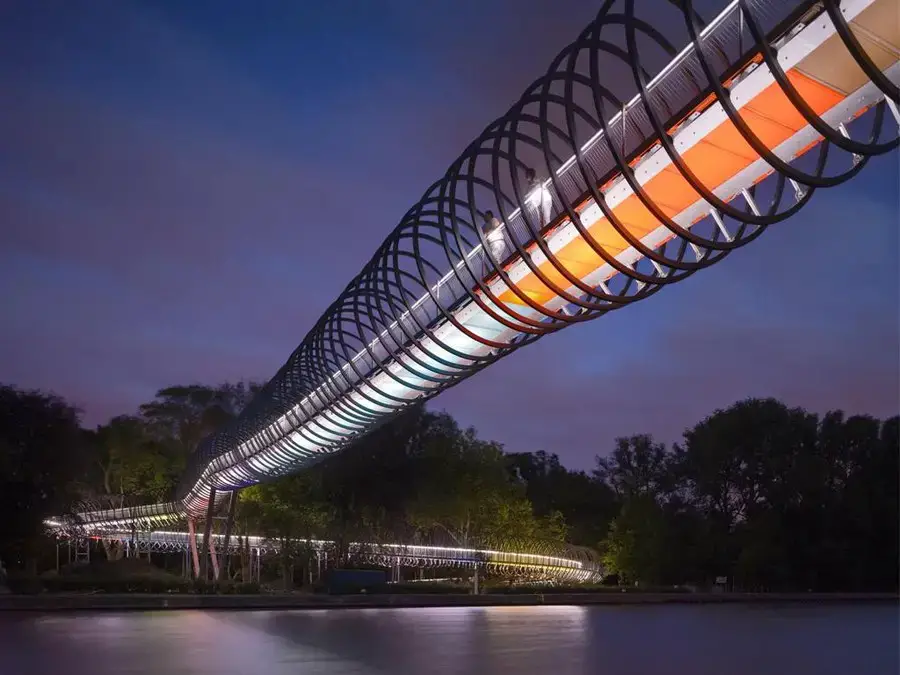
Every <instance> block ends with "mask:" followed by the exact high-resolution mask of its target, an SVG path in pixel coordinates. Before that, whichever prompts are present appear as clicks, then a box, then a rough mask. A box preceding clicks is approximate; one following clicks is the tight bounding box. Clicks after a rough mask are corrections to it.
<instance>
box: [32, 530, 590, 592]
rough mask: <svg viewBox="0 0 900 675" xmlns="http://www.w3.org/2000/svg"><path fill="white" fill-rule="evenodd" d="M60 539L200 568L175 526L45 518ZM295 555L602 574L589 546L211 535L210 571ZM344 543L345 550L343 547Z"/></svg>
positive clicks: (572, 577) (566, 577) (396, 569)
mask: <svg viewBox="0 0 900 675" xmlns="http://www.w3.org/2000/svg"><path fill="white" fill-rule="evenodd" d="M47 526H48V527H49V528H50V529H51V530H54V531H55V532H56V534H57V536H58V537H59V538H60V539H72V540H74V539H81V540H84V539H89V540H90V539H92V540H96V541H106V542H117V543H118V544H119V545H121V546H122V547H123V548H124V549H125V550H126V551H127V552H128V554H129V555H133V554H136V553H147V552H151V553H152V552H159V553H164V552H171V553H179V552H180V553H183V554H184V556H185V560H186V561H187V560H188V558H189V556H191V555H193V557H194V562H195V568H199V560H198V558H199V557H201V556H202V554H200V553H199V552H200V551H202V550H203V549H204V545H203V535H201V534H200V533H197V532H193V533H192V532H190V531H178V530H175V529H173V530H138V529H131V530H129V529H125V528H119V529H89V530H87V531H82V532H79V533H77V534H75V533H72V532H69V531H67V530H66V528H65V527H64V526H63V523H61V522H60V521H48V522H47ZM286 544H287V545H289V546H290V547H291V548H292V549H293V550H294V551H295V552H296V553H297V555H298V556H305V555H308V556H309V557H310V558H314V559H315V561H316V566H317V568H318V569H319V571H320V572H321V570H323V569H325V568H327V567H328V566H329V563H334V562H335V558H336V557H340V558H345V559H348V560H352V561H354V562H355V563H357V564H359V563H366V564H374V565H379V566H383V567H386V568H390V569H391V570H392V571H393V576H392V579H393V580H394V581H399V580H400V578H401V577H400V570H401V569H403V568H406V569H417V570H424V569H426V568H431V569H454V568H456V569H459V568H463V569H468V570H480V571H482V572H487V573H491V574H495V575H500V576H503V577H508V578H518V579H523V580H528V581H544V582H551V583H591V582H599V581H600V580H601V579H602V578H603V570H602V566H601V565H600V561H599V559H598V556H597V553H596V552H595V551H593V550H591V549H588V548H584V547H577V546H572V545H568V544H561V543H556V542H546V541H521V542H507V543H504V544H503V545H499V546H497V547H485V548H468V547H460V546H436V545H426V544H405V543H374V542H350V543H348V544H346V545H345V546H344V547H341V546H340V545H339V544H338V542H335V541H330V540H323V539H291V540H279V539H274V538H269V537H265V536H261V535H241V536H238V535H235V536H229V537H227V536H226V535H224V534H218V533H211V534H210V535H209V553H210V558H211V560H212V568H213V574H214V576H215V577H218V570H219V558H221V557H224V556H226V555H240V554H243V555H246V556H247V557H248V558H249V562H250V573H251V575H252V576H254V577H256V578H258V577H259V570H260V565H261V560H262V559H263V558H265V557H271V556H275V555H277V554H278V553H280V552H281V549H282V547H283V546H284V545H286ZM342 548H343V550H342Z"/></svg>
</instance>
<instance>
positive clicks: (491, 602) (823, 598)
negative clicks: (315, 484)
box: [0, 588, 900, 612]
mask: <svg viewBox="0 0 900 675" xmlns="http://www.w3.org/2000/svg"><path fill="white" fill-rule="evenodd" d="M863 602H865V603H871V602H878V603H887V602H890V603H898V604H900V596H898V594H897V593H812V592H807V593H730V592H722V593H715V592H698V593H691V592H677V591H675V592H671V591H670V592H644V591H631V590H629V591H627V592H623V591H621V590H620V589H615V588H609V589H607V590H605V591H603V592H588V593H585V592H571V591H566V590H564V591H562V592H555V593H527V592H523V593H488V594H484V595H471V594H462V593H452V594H449V593H447V594H445V593H389V594H377V593H376V594H371V595H369V594H356V595H319V594H310V593H294V594H273V595H262V594H254V595H204V594H168V593H131V594H121V593H87V594H85V593H81V594H75V593H43V594H39V595H18V594H16V595H14V594H9V595H0V612H5V611H31V612H35V611H38V612H57V611H94V610H113V611H154V610H189V609H195V610H196V609H204V610H205V609H219V610H267V609H298V610H299V609H339V608H347V609H351V608H370V609H376V608H392V607H393V608H435V607H535V606H543V605H547V606H553V605H556V606H560V605H579V606H591V605H659V604H725V603H731V604H751V603H753V604H755V603H768V604H772V603H776V604H780V603H785V604H788V603H791V604H792V603H804V604H824V603H863Z"/></svg>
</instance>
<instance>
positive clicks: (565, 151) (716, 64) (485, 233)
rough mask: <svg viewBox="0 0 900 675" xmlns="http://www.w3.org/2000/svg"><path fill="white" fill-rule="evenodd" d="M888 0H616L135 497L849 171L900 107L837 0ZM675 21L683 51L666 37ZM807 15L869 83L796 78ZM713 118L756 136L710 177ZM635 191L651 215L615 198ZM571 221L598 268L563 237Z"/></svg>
mask: <svg viewBox="0 0 900 675" xmlns="http://www.w3.org/2000/svg"><path fill="white" fill-rule="evenodd" d="M879 2H881V3H887V5H888V9H889V10H890V4H891V3H892V2H894V0H843V2H839V1H838V0H821V1H819V2H816V1H813V0H736V1H734V2H732V3H731V4H729V6H728V7H727V8H726V9H725V10H724V11H723V12H722V13H720V14H719V15H718V16H717V17H716V18H715V19H714V20H712V21H710V22H709V23H708V24H707V23H704V21H703V20H702V18H701V17H700V16H699V14H698V13H697V12H695V11H694V6H693V3H692V2H690V0H684V1H683V2H672V3H669V4H665V3H659V2H640V3H638V2H636V1H635V0H604V2H603V3H602V6H601V7H600V9H599V11H598V13H597V16H596V18H595V19H594V20H593V21H592V22H591V23H590V24H589V25H588V26H587V28H585V29H584V31H582V33H581V34H580V35H579V36H578V38H577V39H576V40H575V41H574V42H573V43H571V44H570V45H568V46H567V47H565V48H564V49H563V50H562V51H561V52H560V53H559V54H558V55H557V56H556V58H555V59H554V60H553V62H552V63H551V65H550V67H549V68H548V70H547V72H546V73H545V74H544V75H542V76H541V77H540V78H538V79H537V80H535V81H534V83H532V85H531V86H529V87H528V88H527V90H526V91H525V93H524V94H523V95H522V96H521V97H520V98H519V100H518V101H517V102H516V103H515V104H514V105H513V106H512V107H511V108H510V109H509V111H507V113H506V114H504V115H503V116H502V117H500V118H498V119H496V120H495V121H494V122H492V123H491V124H490V125H488V126H487V127H486V128H485V130H484V131H483V132H482V133H481V134H480V135H479V136H478V138H476V139H475V140H474V141H473V142H472V143H471V144H469V146H468V147H467V148H466V149H465V150H464V151H463V153H462V154H461V155H460V156H459V157H458V158H457V159H456V160H455V161H454V162H453V163H452V164H451V165H450V167H449V168H448V170H447V172H446V173H445V174H444V176H443V177H442V178H440V180H438V181H437V182H435V183H434V184H433V185H431V187H429V188H428V190H426V192H425V194H424V195H423V197H422V198H421V199H420V200H419V201H418V202H417V203H416V204H415V205H413V206H412V208H410V209H409V210H408V211H407V213H406V214H405V215H404V217H403V218H402V219H401V221H400V223H399V224H398V225H397V227H396V228H395V229H394V230H393V231H392V232H391V233H390V234H389V235H388V237H387V239H385V241H384V242H383V243H382V244H381V246H379V247H378V249H377V251H376V252H375V254H374V255H373V256H372V258H371V259H370V260H369V262H368V263H367V264H366V265H365V266H364V268H363V269H362V271H361V272H360V273H359V274H358V275H357V276H356V277H355V278H354V279H353V280H352V281H351V282H350V283H349V284H348V285H347V287H346V288H345V289H344V291H343V292H342V293H341V294H340V296H339V297H338V298H337V300H336V301H335V302H334V303H332V304H331V306H330V307H329V308H328V309H327V310H326V312H325V313H324V314H323V316H322V317H321V318H320V319H319V320H318V321H317V322H316V324H315V326H314V327H313V328H312V330H310V332H309V333H308V334H307V335H306V337H305V338H304V340H303V342H302V343H301V344H300V345H299V346H298V347H297V349H296V350H295V351H294V352H293V354H291V356H290V358H289V359H288V361H287V362H286V363H285V364H284V366H282V368H281V369H280V370H279V371H278V373H277V374H276V375H275V377H273V378H272V379H271V380H270V381H269V382H268V383H267V384H266V385H265V387H264V388H263V389H262V390H261V392H260V393H259V395H258V396H256V398H255V399H254V400H253V401H252V402H251V403H250V405H249V406H248V407H247V409H246V410H245V411H244V412H243V413H242V414H241V415H240V416H239V418H238V419H237V420H236V421H234V422H233V423H232V424H230V425H229V426H227V427H226V428H224V429H222V430H221V431H220V432H218V433H216V434H214V435H212V436H210V437H208V438H207V439H205V440H204V441H203V442H202V443H201V444H200V446H199V447H198V449H197V451H196V452H195V453H194V454H193V455H192V456H191V458H190V461H189V466H188V468H187V470H186V471H185V473H184V476H183V480H182V481H181V484H180V486H179V489H178V492H177V495H176V501H174V502H172V503H169V504H162V505H154V506H153V507H140V508H138V509H131V510H129V513H128V516H129V517H131V518H137V517H140V518H144V519H145V520H148V521H149V520H150V519H152V518H158V519H159V518H168V517H170V516H172V515H177V514H179V513H183V512H184V511H185V510H186V511H187V512H188V513H189V514H191V515H194V516H201V515H202V514H203V513H204V511H205V510H206V508H207V501H208V499H209V495H210V493H211V488H216V489H218V490H219V493H218V494H219V495H223V491H228V490H233V489H238V488H240V487H243V486H245V485H248V484H251V483H254V482H258V481H263V480H270V479H273V478H276V477H278V476H280V475H284V474H286V473H290V472H293V471H296V470H298V469H300V468H302V467H305V466H309V465H310V464H311V463H313V462H316V461H318V460H319V459H321V458H322V457H323V456H326V455H327V454H328V453H331V452H334V451H337V450H339V449H341V448H343V447H345V446H346V445H347V444H348V443H350V442H352V441H353V440H354V439H355V438H358V437H359V436H360V435H361V434H364V433H366V432H368V431H370V430H371V429H372V428H374V427H375V426H376V425H378V424H380V423H382V422H384V421H385V420H387V419H389V418H390V417H391V416H392V415H393V414H396V413H397V412H399V411H401V410H403V409H404V408H405V407H407V406H409V405H410V404H412V403H414V402H421V401H423V400H427V399H428V398H430V397H432V396H435V395H437V394H438V393H440V392H441V391H443V390H445V389H447V388H448V387H451V386H453V385H454V384H456V383H458V382H460V381H461V380H463V379H464V378H467V377H469V376H471V375H473V374H474V373H476V372H478V371H480V370H481V369H483V368H485V367H487V366H488V365H490V364H492V363H493V362H495V361H496V360H497V359H499V358H502V357H504V356H506V355H508V354H510V353H511V352H513V351H515V350H517V349H519V348H521V347H523V346H525V345H527V344H530V343H532V342H534V341H535V340H537V339H539V338H540V337H542V336H544V335H547V334H549V333H553V332H555V331H557V330H560V329H561V328H564V327H566V326H569V325H572V324H576V323H582V322H584V321H589V320H592V319H595V318H597V317H599V316H602V315H604V314H605V313H607V312H609V311H611V310H614V309H618V308H620V307H624V306H627V305H630V304H632V303H634V302H636V301H638V300H642V299H644V298H647V297H649V296H651V295H653V294H654V293H656V292H658V291H659V290H661V289H662V288H664V287H666V286H668V285H670V284H673V283H675V282H677V281H680V280H682V279H685V278H686V277H688V276H690V275H692V274H693V273H695V272H696V271H698V270H701V269H704V268H706V267H709V266H710V265H712V264H714V263H716V262H718V261H720V260H722V259H723V258H724V257H725V256H727V255H728V254H729V253H730V252H731V251H734V250H735V249H737V248H739V247H741V246H744V245H746V244H747V243H749V242H750V241H753V240H754V239H756V238H757V237H758V236H760V234H762V232H763V231H764V230H765V229H766V228H767V227H768V226H770V225H772V224H775V223H779V222H781V221H784V220H786V219H787V218H790V217H791V216H793V215H794V214H796V213H797V212H798V211H800V210H801V209H802V208H803V207H804V206H805V205H806V204H808V203H809V201H810V199H811V198H812V196H813V194H814V193H815V191H816V190H818V189H820V188H826V187H832V186H835V185H838V184H841V183H843V182H845V181H847V180H849V179H850V178H852V177H853V176H855V175H857V174H858V173H859V172H860V171H861V170H862V169H863V167H864V166H865V165H866V163H867V161H868V159H869V158H870V157H872V156H875V155H879V154H883V153H886V152H888V151H890V150H892V149H894V148H896V147H897V144H898V139H897V137H896V134H895V133H894V127H893V126H891V127H890V131H888V125H885V124H884V121H885V118H886V114H885V112H886V110H889V111H890V112H891V113H892V114H893V117H894V118H896V119H900V116H898V112H897V101H898V89H897V85H896V84H895V82H894V80H895V79H896V72H895V71H896V68H894V70H893V71H892V73H891V74H888V73H887V71H885V70H883V66H882V65H879V64H877V63H876V62H875V60H874V57H873V56H872V54H871V53H869V52H868V51H867V50H866V48H865V47H864V45H863V42H864V40H863V39H862V38H860V35H859V34H858V33H859V31H858V30H856V29H854V28H852V27H851V25H850V22H852V19H848V18H847V17H846V16H845V15H848V13H850V14H852V13H853V11H856V10H854V9H853V8H854V7H856V6H859V5H864V4H865V5H867V6H868V5H871V4H873V3H874V4H878V3H879ZM639 9H640V11H642V12H644V13H643V14H640V13H639ZM894 9H895V7H894ZM676 28H679V29H680V30H682V32H683V33H684V35H685V36H686V37H683V38H681V43H683V42H684V41H685V40H686V41H687V43H688V44H687V47H685V48H684V49H683V50H682V51H680V52H679V51H677V49H676V47H675V44H674V42H673V41H672V40H673V39H674V38H673V39H672V40H670V39H669V38H668V37H667V35H669V34H671V33H672V32H673V31H674V30H675V29H676ZM798 31H807V32H809V33H810V35H813V36H814V35H815V34H817V31H818V33H822V32H823V31H830V34H831V35H832V36H833V37H834V40H833V43H834V45H836V47H835V48H836V49H838V50H839V51H840V53H839V54H837V52H834V54H837V56H836V57H834V55H832V57H830V58H832V61H834V60H835V59H844V60H846V61H847V62H848V63H850V64H851V66H853V67H854V68H857V69H859V70H860V71H861V72H862V73H864V76H865V77H864V84H863V85H861V86H860V87H859V88H857V89H856V90H854V91H852V92H850V93H849V94H848V95H847V98H846V99H845V100H844V101H843V102H841V103H840V104H835V105H834V106H833V107H832V108H828V109H819V108H817V107H816V106H817V104H816V101H814V100H813V99H814V96H813V95H812V94H811V93H810V92H813V93H814V91H815V87H814V85H815V82H814V78H806V79H805V80H803V83H806V84H803V83H801V82H800V81H799V80H798V78H797V76H796V73H793V72H791V71H789V70H786V68H785V67H783V65H782V64H783V63H787V62H788V61H789V60H790V53H791V50H792V49H793V46H792V45H793V44H794V43H795V42H803V40H800V41H794V42H792V40H794V38H795V37H796V35H797V34H798ZM806 42H807V43H808V42H809V40H806ZM829 48H830V47H829ZM894 65H896V64H894ZM760 73H764V74H765V75H766V77H769V78H770V79H771V81H772V82H773V84H772V86H773V87H774V90H775V91H776V92H777V94H778V96H780V97H781V99H783V100H785V101H787V102H789V105H790V106H791V110H792V112H791V114H792V115H793V116H794V117H796V118H797V119H798V120H799V124H800V125H801V127H802V128H799V130H797V131H796V133H794V135H793V136H791V137H790V140H788V141H779V143H778V144H775V145H773V142H772V141H771V140H770V139H769V138H768V137H767V135H766V133H763V131H761V130H760V127H759V126H758V125H757V126H755V125H754V124H752V123H751V122H750V121H749V119H748V117H747V112H746V109H745V108H741V105H742V103H741V101H740V97H741V96H742V94H741V92H742V91H743V90H748V89H749V88H750V87H751V86H755V85H754V84H753V83H754V82H756V81H757V80H758V79H759V78H760V77H761V75H760ZM808 82H813V84H809V83H808ZM801 84H803V86H801ZM865 111H869V114H868V115H866V116H865V117H864V118H863V119H858V117H859V114H860V113H861V112H865ZM716 116H718V117H716ZM711 119H718V120H719V122H720V123H721V124H726V125H730V126H729V127H728V128H729V129H731V130H732V131H733V134H732V135H733V140H734V139H737V140H736V141H734V142H737V143H739V144H740V145H741V147H746V148H747V149H748V150H747V152H750V153H751V155H752V157H751V160H748V162H751V164H749V165H748V166H749V168H748V169H746V170H741V172H740V173H738V174H735V176H736V177H732V178H729V179H728V180H725V181H721V180H716V181H713V180H712V179H711V178H709V176H708V174H709V173H710V170H711V169H713V168H716V167H715V166H712V165H714V164H715V163H714V162H713V163H702V162H701V163H698V162H695V161H692V160H691V159H690V157H689V155H690V149H692V148H694V147H696V145H691V143H695V144H696V143H699V141H691V140H690V136H691V135H692V134H693V135H694V136H695V137H696V136H697V135H698V134H699V133H701V132H703V133H705V132H704V125H706V128H707V129H708V128H711V127H710V124H711V122H710V121H709V120H711ZM776 145H777V147H776ZM685 148H689V149H688V150H685ZM811 148H815V150H811ZM711 164H712V165H711ZM663 165H664V166H665V171H667V172H668V173H666V174H665V176H666V177H667V179H668V180H670V181H672V180H674V181H676V182H678V183H679V184H680V185H684V186H686V189H688V190H689V192H690V196H691V198H692V199H693V200H694V201H692V202H691V204H690V206H689V207H686V208H684V209H683V210H682V211H680V212H678V213H674V212H673V211H674V209H673V207H672V206H671V204H669V203H666V202H665V200H664V199H661V198H660V197H659V194H657V192H658V191H657V192H654V191H653V190H651V189H649V188H648V183H647V182H646V180H644V176H646V175H651V173H652V172H653V171H654V170H656V169H654V167H655V166H663ZM751 169H752V172H755V173H753V174H752V176H751V177H750V178H747V176H748V175H749V174H747V173H746V172H747V171H750V170H751ZM660 171H662V170H660ZM752 172H751V173H752ZM654 175H656V174H654ZM659 175H662V173H660V174H659ZM742 181H743V182H742ZM623 195H625V196H623ZM626 196H627V198H628V199H631V202H630V203H631V205H632V206H633V207H634V208H637V209H639V210H640V212H641V213H642V214H649V216H647V217H648V218H649V219H650V220H651V221H652V228H651V229H649V230H647V231H646V232H644V231H638V229H639V228H636V226H635V225H634V223H633V222H632V221H629V220H628V218H626V217H625V216H624V215H623V214H622V210H621V209H620V208H619V207H618V206H617V204H624V203H626V202H625V201H623V200H625V199H626ZM617 200H618V201H617ZM589 215H590V217H591V218H594V222H599V219H602V220H603V222H604V223H605V225H604V227H606V228H607V229H606V230H604V232H605V235H604V237H605V238H604V237H599V236H598V235H596V232H593V233H592V230H591V228H590V226H589V225H588V224H587V222H588V220H589V217H588V216H589ZM573 241H579V242H581V244H582V248H583V249H584V251H585V252H586V254H589V255H591V256H593V257H594V258H593V259H594V260H595V261H596V263H597V265H598V267H597V268H596V270H595V272H590V273H589V274H588V273H587V272H583V271H582V270H580V269H579V265H580V264H581V263H580V262H579V261H578V260H574V261H573V259H572V258H571V256H570V257H569V258H567V257H566V256H565V255H563V253H561V252H562V251H566V250H568V249H566V248H565V246H568V244H569V243H571V242H573ZM564 245H565V246H564ZM579 260H580V259H579ZM535 289H537V290H535ZM476 315H477V317H479V321H480V322H481V323H480V324H479V323H478V322H475V321H474V320H473V319H472V317H473V316H476ZM484 325H489V327H488V328H484V327H483V326H484ZM462 344H464V345H465V347H462V346H460V345H462ZM145 510H146V512H145ZM151 511H152V513H151ZM119 515H121V514H119ZM116 517H117V515H116V512H112V511H109V512H106V513H104V514H102V515H100V516H98V518H97V519H99V520H104V519H105V520H114V519H115V518H116Z"/></svg>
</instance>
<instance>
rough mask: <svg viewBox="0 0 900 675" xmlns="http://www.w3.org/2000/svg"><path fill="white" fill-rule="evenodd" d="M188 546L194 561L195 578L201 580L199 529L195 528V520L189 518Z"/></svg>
mask: <svg viewBox="0 0 900 675" xmlns="http://www.w3.org/2000/svg"><path fill="white" fill-rule="evenodd" d="M188 546H189V547H190V552H191V558H192V559H193V561H194V578H195V579H199V578H200V555H199V554H198V552H197V528H196V527H194V519H193V518H188Z"/></svg>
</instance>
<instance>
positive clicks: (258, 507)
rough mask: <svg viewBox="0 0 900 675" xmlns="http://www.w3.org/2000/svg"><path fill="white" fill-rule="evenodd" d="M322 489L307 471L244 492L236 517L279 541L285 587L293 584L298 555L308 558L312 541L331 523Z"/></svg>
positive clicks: (251, 527)
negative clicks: (322, 496) (318, 487)
mask: <svg viewBox="0 0 900 675" xmlns="http://www.w3.org/2000/svg"><path fill="white" fill-rule="evenodd" d="M319 492H320V491H319V490H317V486H316V484H315V479H314V477H313V476H311V475H310V473H309V472H306V473H300V474H296V475H293V476H287V477H285V478H281V479H280V480H278V481H276V482H274V483H267V484H264V485H254V486H252V487H249V488H246V489H245V490H244V491H243V492H242V493H241V501H240V502H239V503H238V504H239V510H238V514H237V520H238V521H239V522H242V523H244V526H245V528H246V529H248V530H251V531H253V532H254V533H256V534H262V535H263V536H265V537H268V538H270V539H274V540H276V541H278V543H279V547H280V552H279V557H280V559H281V569H282V580H283V583H284V587H285V588H290V587H291V586H292V585H293V567H294V561H295V560H296V558H297V557H298V556H301V557H303V558H305V559H306V560H308V559H309V557H310V555H311V554H312V546H311V543H310V541H311V540H312V539H315V538H317V537H321V536H322V534H323V533H324V532H325V529H326V527H327V525H328V521H329V515H330V513H329V507H328V504H327V503H323V502H322V501H320V498H319ZM304 554H305V555H304Z"/></svg>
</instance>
